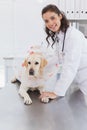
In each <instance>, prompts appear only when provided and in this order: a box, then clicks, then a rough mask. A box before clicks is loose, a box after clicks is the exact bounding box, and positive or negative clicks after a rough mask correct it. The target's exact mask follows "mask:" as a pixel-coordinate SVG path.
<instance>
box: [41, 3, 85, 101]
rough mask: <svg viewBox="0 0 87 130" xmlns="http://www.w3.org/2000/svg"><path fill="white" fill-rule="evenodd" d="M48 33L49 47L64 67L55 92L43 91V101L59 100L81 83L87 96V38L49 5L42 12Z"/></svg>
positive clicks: (80, 86) (61, 13)
mask: <svg viewBox="0 0 87 130" xmlns="http://www.w3.org/2000/svg"><path fill="white" fill-rule="evenodd" d="M42 18H43V20H44V22H45V31H46V34H47V37H46V40H47V42H48V45H47V47H48V48H49V47H52V49H54V54H55V55H57V56H58V60H59V61H58V62H59V64H61V65H62V67H61V72H60V78H59V79H58V80H56V83H55V85H54V86H53V87H54V90H53V91H52V92H49V91H48V92H43V93H42V94H41V96H40V98H41V99H42V98H45V97H48V98H50V99H55V98H57V97H58V96H65V94H66V91H67V90H68V88H69V87H70V85H71V83H72V82H73V81H75V82H76V83H78V87H79V88H80V90H81V91H82V92H83V93H84V94H85V95H87V39H86V38H85V37H84V35H83V34H82V33H81V32H80V31H79V30H77V29H76V28H74V27H72V26H70V24H69V21H68V20H67V18H66V17H65V15H64V13H63V12H61V11H60V10H59V9H58V8H57V6H55V5H47V6H46V7H44V8H43V10H42Z"/></svg>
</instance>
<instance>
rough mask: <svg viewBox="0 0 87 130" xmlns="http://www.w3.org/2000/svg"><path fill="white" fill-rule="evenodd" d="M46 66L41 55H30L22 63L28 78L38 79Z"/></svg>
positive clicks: (45, 61)
mask: <svg viewBox="0 0 87 130" xmlns="http://www.w3.org/2000/svg"><path fill="white" fill-rule="evenodd" d="M46 65H47V60H46V59H45V58H44V57H43V56H42V54H41V53H37V52H36V53H35V52H34V53H31V54H30V55H29V56H28V57H27V58H26V59H25V60H24V62H23V66H24V67H25V68H26V71H27V74H28V76H29V77H39V76H42V75H43V70H44V67H45V66H46Z"/></svg>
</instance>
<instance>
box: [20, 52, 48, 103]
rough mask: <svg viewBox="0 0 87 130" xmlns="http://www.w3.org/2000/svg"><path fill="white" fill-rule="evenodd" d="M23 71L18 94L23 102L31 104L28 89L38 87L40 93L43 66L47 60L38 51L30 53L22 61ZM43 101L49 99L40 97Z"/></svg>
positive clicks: (42, 82) (42, 81)
mask: <svg viewBox="0 0 87 130" xmlns="http://www.w3.org/2000/svg"><path fill="white" fill-rule="evenodd" d="M22 65H23V72H22V75H21V85H20V89H19V94H20V95H21V97H23V98H24V103H25V104H31V103H32V100H31V98H30V96H29V94H28V93H27V91H28V90H29V89H31V90H35V89H38V90H39V91H40V93H41V92H42V91H43V88H44V82H45V81H44V73H43V71H44V67H45V66H46V65H47V60H46V59H45V58H44V57H43V56H42V54H40V53H37V52H36V53H35V52H34V53H31V54H30V55H29V56H28V57H27V58H26V59H25V60H24V62H23V64H22ZM42 101H43V102H48V101H49V99H48V98H45V99H42Z"/></svg>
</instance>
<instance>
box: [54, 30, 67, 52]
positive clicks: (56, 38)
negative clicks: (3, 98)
mask: <svg viewBox="0 0 87 130" xmlns="http://www.w3.org/2000/svg"><path fill="white" fill-rule="evenodd" d="M65 37H66V31H65V32H64V38H63V45H62V52H64V44H65ZM55 40H56V41H57V43H58V42H59V38H58V34H56V37H55Z"/></svg>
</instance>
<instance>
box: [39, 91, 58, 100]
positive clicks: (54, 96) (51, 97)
mask: <svg viewBox="0 0 87 130" xmlns="http://www.w3.org/2000/svg"><path fill="white" fill-rule="evenodd" d="M46 97H47V98H49V99H55V98H57V97H58V96H57V95H56V94H55V93H53V92H42V94H41V96H40V99H43V98H46Z"/></svg>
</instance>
